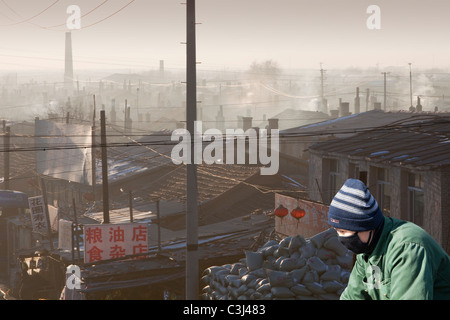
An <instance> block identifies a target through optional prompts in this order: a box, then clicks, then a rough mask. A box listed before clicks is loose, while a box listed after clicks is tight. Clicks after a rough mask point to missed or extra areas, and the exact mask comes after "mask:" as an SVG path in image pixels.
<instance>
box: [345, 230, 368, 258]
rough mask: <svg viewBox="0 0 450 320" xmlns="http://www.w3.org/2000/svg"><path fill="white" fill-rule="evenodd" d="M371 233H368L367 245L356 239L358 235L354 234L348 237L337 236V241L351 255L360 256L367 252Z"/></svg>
mask: <svg viewBox="0 0 450 320" xmlns="http://www.w3.org/2000/svg"><path fill="white" fill-rule="evenodd" d="M372 234H373V231H370V235H369V240H368V241H367V243H364V242H362V241H361V239H360V238H359V237H358V233H355V234H354V235H352V236H349V237H342V236H338V239H339V241H340V242H341V243H342V244H343V245H344V247H346V248H347V249H348V250H350V251H352V252H353V253H356V254H360V253H366V252H367V251H368V250H369V244H370V240H371V238H372Z"/></svg>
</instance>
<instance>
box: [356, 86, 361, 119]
mask: <svg viewBox="0 0 450 320" xmlns="http://www.w3.org/2000/svg"><path fill="white" fill-rule="evenodd" d="M360 110H361V105H360V99H359V88H356V97H355V114H356V113H360Z"/></svg>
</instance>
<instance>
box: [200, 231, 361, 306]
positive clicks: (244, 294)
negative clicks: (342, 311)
mask: <svg viewBox="0 0 450 320" xmlns="http://www.w3.org/2000/svg"><path fill="white" fill-rule="evenodd" d="M352 264H353V254H352V253H351V252H350V251H348V250H347V249H346V248H345V247H344V246H343V245H342V244H341V243H340V242H339V240H338V238H337V234H336V231H335V230H334V229H332V228H330V229H328V230H326V231H324V232H321V233H319V234H316V235H315V236H313V237H311V238H309V239H304V238H303V237H301V236H300V235H297V236H290V237H285V238H284V239H282V240H281V241H276V240H269V241H268V242H266V243H265V244H264V245H263V246H262V247H260V248H259V249H257V250H256V251H246V252H245V258H243V259H241V260H240V261H239V262H236V263H234V264H226V265H222V266H212V267H209V268H207V269H205V270H204V272H203V276H202V281H203V284H204V285H205V286H204V287H203V290H202V298H203V299H205V300H272V299H300V300H337V299H339V297H340V295H341V293H342V291H343V290H344V289H345V287H346V285H347V283H348V278H349V276H350V270H351V268H352Z"/></svg>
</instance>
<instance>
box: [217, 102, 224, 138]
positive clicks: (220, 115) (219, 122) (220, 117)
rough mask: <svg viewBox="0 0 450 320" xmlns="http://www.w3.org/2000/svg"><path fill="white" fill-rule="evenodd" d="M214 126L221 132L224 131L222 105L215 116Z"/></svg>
mask: <svg viewBox="0 0 450 320" xmlns="http://www.w3.org/2000/svg"><path fill="white" fill-rule="evenodd" d="M216 128H217V129H219V130H220V131H221V132H222V133H224V131H225V117H224V116H223V106H220V109H219V112H217V116H216Z"/></svg>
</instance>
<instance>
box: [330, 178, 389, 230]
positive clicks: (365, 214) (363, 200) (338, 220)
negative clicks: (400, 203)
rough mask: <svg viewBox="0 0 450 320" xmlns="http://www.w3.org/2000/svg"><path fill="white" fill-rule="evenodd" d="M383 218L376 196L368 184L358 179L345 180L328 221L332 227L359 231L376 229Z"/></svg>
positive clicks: (332, 203) (331, 206)
mask: <svg viewBox="0 0 450 320" xmlns="http://www.w3.org/2000/svg"><path fill="white" fill-rule="evenodd" d="M383 219H384V217H383V213H382V212H381V210H380V207H379V206H378V203H377V201H376V200H375V198H374V197H373V196H372V194H371V193H370V191H369V190H368V189H367V187H366V185H365V184H364V183H363V182H362V181H360V180H356V179H348V180H347V181H345V183H344V185H343V186H342V187H341V189H340V190H339V191H338V193H336V195H335V196H334V198H333V200H332V201H331V204H330V209H329V211H328V223H329V224H330V225H331V226H332V227H334V228H339V229H344V230H351V231H357V232H359V231H367V230H372V229H375V228H376V227H378V226H379V225H380V223H381V222H382V221H383Z"/></svg>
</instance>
